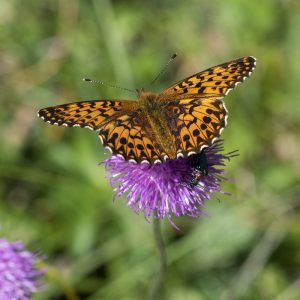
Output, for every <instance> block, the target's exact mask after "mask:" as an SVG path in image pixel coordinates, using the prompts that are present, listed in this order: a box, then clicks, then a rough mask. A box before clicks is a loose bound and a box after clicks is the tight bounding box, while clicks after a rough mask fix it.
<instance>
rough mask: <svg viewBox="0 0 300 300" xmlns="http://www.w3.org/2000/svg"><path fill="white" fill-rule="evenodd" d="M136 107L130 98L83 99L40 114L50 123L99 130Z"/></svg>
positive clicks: (43, 110) (42, 110)
mask: <svg viewBox="0 0 300 300" xmlns="http://www.w3.org/2000/svg"><path fill="white" fill-rule="evenodd" d="M136 107H137V105H136V103H135V102H133V101H129V100H121V101H119V100H97V101H82V102H74V103H68V104H62V105H57V106H52V107H47V108H43V109H41V110H40V111H39V112H38V116H39V117H40V118H42V119H43V120H44V121H45V122H48V123H50V124H55V125H65V126H70V127H74V126H79V127H87V128H90V129H93V130H98V129H99V128H100V127H101V126H102V125H103V124H105V123H106V122H108V121H110V120H113V119H114V118H116V117H118V116H119V115H120V114H121V115H122V114H126V113H128V112H131V111H134V110H135V109H136Z"/></svg>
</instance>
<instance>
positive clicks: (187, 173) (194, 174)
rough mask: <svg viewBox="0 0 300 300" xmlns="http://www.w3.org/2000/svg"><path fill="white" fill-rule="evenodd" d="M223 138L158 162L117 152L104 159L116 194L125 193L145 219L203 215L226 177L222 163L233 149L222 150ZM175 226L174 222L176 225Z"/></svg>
mask: <svg viewBox="0 0 300 300" xmlns="http://www.w3.org/2000/svg"><path fill="white" fill-rule="evenodd" d="M222 151H223V142H222V141H221V140H219V141H216V142H215V143H214V144H213V145H211V146H210V147H207V148H205V151H203V152H201V153H200V154H199V155H195V156H194V155H192V156H189V157H187V158H183V157H180V158H178V159H170V160H167V161H166V162H164V163H161V164H153V165H147V164H136V163H134V162H130V161H125V160H124V159H122V158H120V157H118V156H111V157H109V158H108V159H106V160H105V161H104V164H105V167H106V171H107V173H108V178H109V180H110V184H111V185H112V186H113V187H114V191H115V197H114V198H118V197H120V196H121V195H123V194H126V202H127V205H128V206H129V207H130V208H131V209H132V210H133V211H134V212H136V213H140V212H142V213H144V216H145V218H146V219H148V218H149V217H151V216H153V217H154V218H159V219H162V218H164V217H167V219H168V220H169V221H170V223H171V224H172V225H173V226H175V225H174V223H173V222H172V216H175V217H179V216H183V215H188V216H191V217H199V216H201V215H203V214H204V213H203V211H202V208H204V207H205V205H204V203H205V201H206V200H209V199H210V198H211V195H212V194H214V193H217V192H220V193H224V192H222V191H221V187H220V184H221V182H222V181H224V180H226V179H225V178H224V177H223V176H222V175H223V174H224V170H223V167H224V165H225V161H229V159H230V158H231V157H233V156H236V154H235V152H231V153H228V154H222ZM175 227H176V226H175Z"/></svg>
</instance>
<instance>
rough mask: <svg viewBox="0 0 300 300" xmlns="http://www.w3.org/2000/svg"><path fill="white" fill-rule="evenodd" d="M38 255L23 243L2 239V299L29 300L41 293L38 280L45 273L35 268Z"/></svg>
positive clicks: (0, 269) (0, 245)
mask: <svg viewBox="0 0 300 300" xmlns="http://www.w3.org/2000/svg"><path fill="white" fill-rule="evenodd" d="M36 261H37V255H35V254H33V253H31V252H29V251H27V250H25V249H24V246H23V244H22V243H21V242H13V243H10V242H8V241H7V240H6V239H0V299H1V300H11V299H15V300H27V299H30V296H31V295H32V294H33V293H35V292H38V291H39V287H38V279H39V277H41V275H42V274H43V273H44V271H43V270H38V269H36V268H35V263H36Z"/></svg>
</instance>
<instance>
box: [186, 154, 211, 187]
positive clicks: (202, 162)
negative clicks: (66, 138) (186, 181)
mask: <svg viewBox="0 0 300 300" xmlns="http://www.w3.org/2000/svg"><path fill="white" fill-rule="evenodd" d="M190 164H191V168H192V173H191V177H192V178H191V181H190V185H191V187H194V186H196V185H197V184H198V182H199V181H200V180H201V178H202V177H203V176H207V175H208V162H207V158H206V154H205V149H203V150H202V151H201V152H200V153H198V154H194V155H192V156H191V157H190Z"/></svg>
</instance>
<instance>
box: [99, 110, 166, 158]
mask: <svg viewBox="0 0 300 300" xmlns="http://www.w3.org/2000/svg"><path fill="white" fill-rule="evenodd" d="M99 138H100V139H101V140H102V142H103V145H104V146H105V147H106V148H107V149H109V151H110V152H112V153H113V154H114V155H118V156H122V157H123V158H124V159H126V160H132V161H135V162H138V163H140V162H147V163H155V162H159V161H161V160H162V157H163V156H164V155H166V153H165V152H164V150H163V149H162V147H161V145H159V143H157V142H156V138H155V135H154V134H153V132H152V129H151V127H150V124H149V123H148V120H147V117H146V115H145V114H144V113H142V112H140V111H138V112H133V113H132V114H131V115H122V116H119V117H117V118H116V119H115V120H113V121H111V122H107V123H106V124H105V125H104V126H103V127H102V128H101V129H100V132H99Z"/></svg>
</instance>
